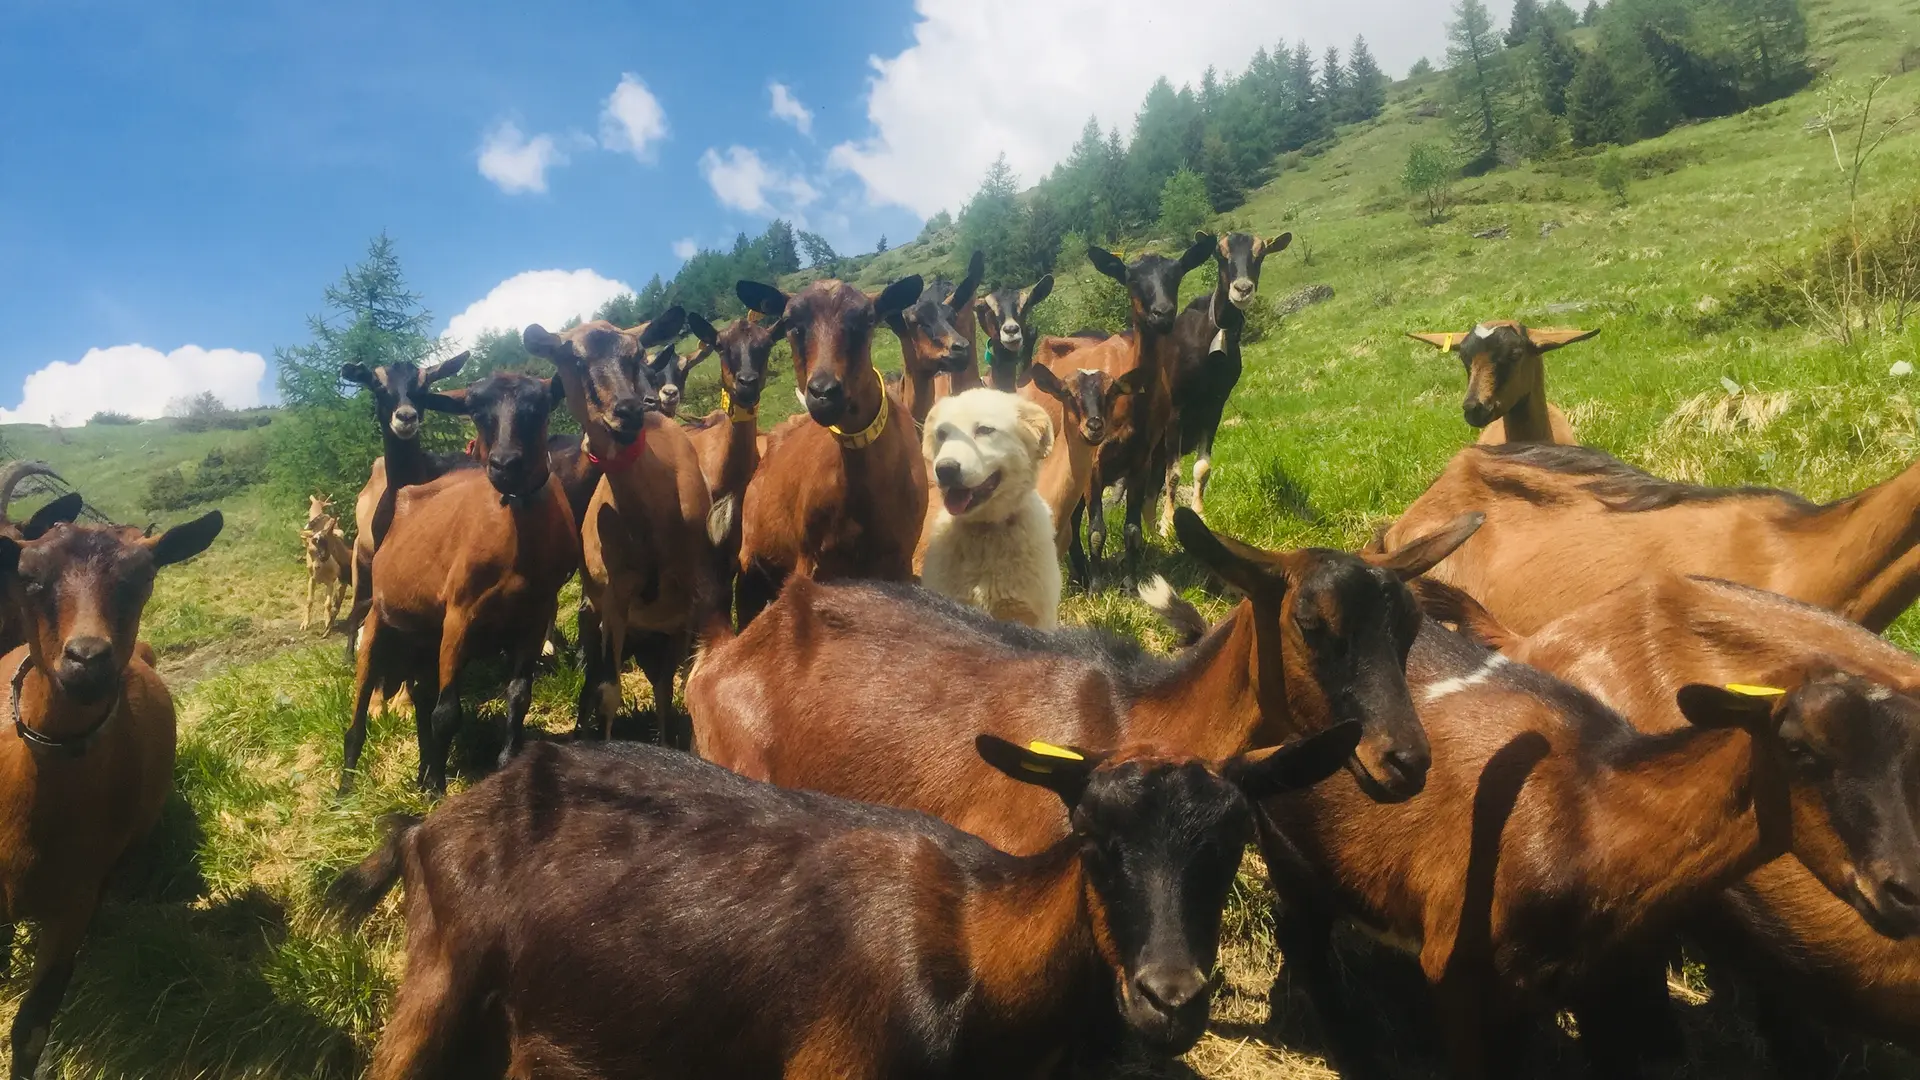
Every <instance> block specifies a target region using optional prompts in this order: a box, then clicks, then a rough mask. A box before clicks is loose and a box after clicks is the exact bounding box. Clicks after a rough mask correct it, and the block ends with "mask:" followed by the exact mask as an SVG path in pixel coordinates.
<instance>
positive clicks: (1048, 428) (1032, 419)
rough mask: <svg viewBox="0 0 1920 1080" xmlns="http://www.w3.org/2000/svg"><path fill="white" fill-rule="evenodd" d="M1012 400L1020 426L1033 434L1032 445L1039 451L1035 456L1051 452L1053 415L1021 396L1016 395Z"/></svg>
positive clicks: (1044, 455) (1042, 455) (1043, 455)
mask: <svg viewBox="0 0 1920 1080" xmlns="http://www.w3.org/2000/svg"><path fill="white" fill-rule="evenodd" d="M1013 401H1014V406H1013V407H1014V410H1015V412H1016V413H1017V414H1018V415H1019V417H1020V426H1021V427H1023V428H1025V429H1026V430H1027V432H1028V433H1029V434H1031V435H1032V436H1033V441H1034V445H1035V446H1036V447H1037V448H1038V451H1039V453H1038V455H1037V456H1039V457H1043V458H1044V457H1046V456H1047V455H1048V454H1051V453H1053V417H1051V416H1048V415H1047V410H1045V409H1043V408H1041V407H1040V406H1039V404H1038V403H1036V402H1033V401H1029V400H1027V399H1026V398H1023V397H1016V398H1014V399H1013Z"/></svg>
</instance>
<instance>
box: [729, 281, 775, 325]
mask: <svg viewBox="0 0 1920 1080" xmlns="http://www.w3.org/2000/svg"><path fill="white" fill-rule="evenodd" d="M733 295H735V296H737V297H739V298H740V302H741V303H742V304H745V305H746V306H747V310H748V311H757V312H759V313H760V314H762V315H768V316H771V317H773V318H776V319H777V318H779V317H780V316H782V315H784V314H786V311H787V301H788V299H789V298H788V296H787V294H786V293H783V292H781V291H780V290H779V289H776V288H774V287H773V286H771V285H763V284H761V283H760V282H758V281H736V282H734V285H733Z"/></svg>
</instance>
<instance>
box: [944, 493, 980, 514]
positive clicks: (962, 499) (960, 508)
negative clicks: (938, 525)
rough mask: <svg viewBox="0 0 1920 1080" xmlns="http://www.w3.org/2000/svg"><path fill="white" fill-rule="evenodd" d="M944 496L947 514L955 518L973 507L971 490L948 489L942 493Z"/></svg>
mask: <svg viewBox="0 0 1920 1080" xmlns="http://www.w3.org/2000/svg"><path fill="white" fill-rule="evenodd" d="M944 496H945V498H946V503H947V513H949V514H952V515H953V516H955V517H959V516H960V515H961V514H964V513H966V512H967V508H968V507H970V506H972V505H973V489H972V488H948V489H947V490H946V491H945V492H944Z"/></svg>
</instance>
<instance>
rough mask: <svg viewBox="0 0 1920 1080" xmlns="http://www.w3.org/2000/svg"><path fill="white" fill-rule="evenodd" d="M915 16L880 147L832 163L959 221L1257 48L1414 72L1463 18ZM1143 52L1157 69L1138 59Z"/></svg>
mask: <svg viewBox="0 0 1920 1080" xmlns="http://www.w3.org/2000/svg"><path fill="white" fill-rule="evenodd" d="M1494 6H1495V7H1496V8H1504V7H1505V6H1506V5H1505V4H1498V3H1497V4H1495V5H1494ZM914 7H915V11H916V13H917V15H918V19H919V21H918V23H917V24H916V25H915V26H914V40H913V44H912V45H910V46H908V47H907V48H906V50H905V51H903V52H901V53H900V54H899V55H897V56H894V57H892V58H883V57H877V56H876V57H873V58H871V63H872V65H873V68H874V77H873V79H872V81H871V82H870V83H869V90H868V96H867V118H868V120H869V121H871V123H872V125H873V131H872V133H871V135H870V136H869V137H867V138H865V139H863V140H860V141H857V142H845V143H841V144H840V145H838V146H835V147H834V148H833V151H832V153H831V155H830V156H829V163H830V164H831V165H833V166H835V167H837V168H841V169H845V170H848V171H851V172H852V173H854V174H855V175H857V176H858V177H859V178H860V179H861V181H862V182H863V183H864V184H865V185H866V190H867V197H868V199H869V200H870V201H872V202H874V203H883V204H895V205H899V206H904V207H906V208H908V209H910V210H912V211H913V212H915V213H917V214H919V215H920V216H922V217H927V216H930V215H932V214H933V213H934V212H936V211H938V210H940V209H943V208H945V209H949V210H957V209H959V207H960V205H961V203H963V202H965V201H966V198H967V196H968V195H970V194H972V192H973V189H974V188H975V187H977V186H978V185H979V183H980V177H981V176H982V175H983V174H984V173H985V172H986V170H987V166H989V165H991V164H992V163H993V159H994V157H995V156H997V155H998V154H1000V153H1001V152H1002V151H1005V152H1006V155H1007V162H1008V164H1010V165H1012V167H1013V170H1014V171H1015V172H1016V173H1018V174H1019V175H1020V179H1021V182H1022V183H1023V184H1032V183H1035V182H1037V181H1038V180H1040V179H1041V178H1042V177H1043V176H1045V175H1046V173H1047V172H1048V171H1050V170H1051V169H1052V168H1053V166H1054V165H1055V164H1056V163H1058V162H1059V161H1061V160H1062V159H1063V158H1065V157H1066V154H1067V152H1068V150H1070V149H1071V148H1072V146H1073V142H1074V140H1075V139H1076V138H1077V137H1078V136H1079V134H1080V129H1081V128H1082V127H1083V126H1084V125H1085V124H1086V122H1087V117H1088V116H1090V115H1097V116H1098V117H1099V118H1100V124H1101V126H1102V127H1107V128H1111V127H1114V126H1116V125H1117V126H1119V128H1120V130H1121V132H1122V133H1123V134H1130V133H1131V131H1132V127H1133V116H1134V112H1135V111H1136V110H1137V109H1139V107H1140V101H1141V99H1142V98H1144V97H1145V96H1146V92H1147V89H1148V88H1149V87H1150V86H1152V85H1153V81H1154V80H1155V79H1156V78H1158V77H1159V76H1161V75H1165V76H1166V77H1167V78H1168V79H1169V80H1170V81H1172V83H1173V84H1174V85H1175V86H1179V85H1181V84H1182V83H1196V84H1197V83H1198V82H1199V79H1200V75H1201V73H1202V72H1204V71H1205V70H1206V69H1207V66H1208V65H1210V64H1211V65H1213V66H1215V67H1217V68H1219V69H1220V70H1221V71H1223V72H1226V71H1238V70H1240V69H1242V68H1244V67H1246V64H1247V61H1248V60H1249V59H1250V58H1251V57H1252V56H1253V52H1254V50H1255V49H1256V48H1257V47H1259V46H1261V45H1265V46H1266V47H1267V48H1268V49H1269V50H1271V49H1272V48H1273V47H1274V46H1275V45H1276V44H1278V43H1279V42H1280V41H1282V40H1285V41H1288V42H1292V41H1295V40H1298V39H1303V38H1304V39H1305V40H1306V41H1308V42H1309V43H1310V44H1311V46H1312V48H1313V50H1314V52H1315V54H1316V55H1317V54H1319V53H1320V52H1322V51H1323V50H1324V49H1325V48H1326V47H1327V46H1328V45H1335V46H1338V47H1339V48H1340V50H1341V53H1342V55H1345V53H1346V51H1347V49H1348V48H1349V47H1350V46H1351V45H1352V43H1353V39H1354V36H1355V35H1356V34H1365V35H1366V37H1367V42H1368V45H1369V46H1370V47H1371V48H1372V49H1373V52H1374V55H1375V57H1376V58H1378V59H1379V61H1380V63H1381V65H1382V66H1383V67H1384V68H1386V69H1387V70H1388V71H1395V72H1398V71H1405V70H1406V67H1407V65H1408V64H1409V63H1411V62H1412V61H1413V59H1414V58H1415V57H1417V56H1420V55H1422V54H1423V53H1424V54H1428V55H1432V56H1434V57H1435V58H1436V59H1438V58H1440V57H1441V56H1442V55H1443V53H1444V51H1445V50H1444V41H1445V39H1444V32H1443V27H1444V24H1445V23H1446V20H1447V18H1448V12H1447V9H1448V7H1449V5H1447V4H1444V3H1441V2H1440V0H1346V2H1345V3H1339V4H1308V3H1281V2H1278V0H1218V2H1216V3H1214V4H1212V5H1210V6H1208V7H1207V9H1206V13H1205V15H1204V17H1201V16H1199V15H1196V14H1194V13H1193V12H1192V11H1189V10H1187V9H1184V8H1182V7H1180V6H1179V5H1168V4H1167V3H1166V2H1165V0H1055V2H1052V3H1044V4H1039V3H1034V2H1033V0H916V2H915V5H914ZM1008 27H1017V28H1018V31H1017V32H1014V33H1007V32H1006V29H1007V28H1008ZM1061 42H1072V47H1071V48H1062V47H1061V46H1060V43H1061ZM1143 48H1144V49H1147V50H1148V51H1149V52H1150V53H1151V56H1152V62H1151V63H1141V62H1138V60H1137V59H1136V58H1137V57H1139V56H1141V55H1142V52H1141V50H1142V49H1143ZM956 70H964V71H965V72H966V82H967V86H968V92H967V95H966V102H965V104H964V106H957V105H956V104H955V97H954V92H953V73H954V72H955V71H956Z"/></svg>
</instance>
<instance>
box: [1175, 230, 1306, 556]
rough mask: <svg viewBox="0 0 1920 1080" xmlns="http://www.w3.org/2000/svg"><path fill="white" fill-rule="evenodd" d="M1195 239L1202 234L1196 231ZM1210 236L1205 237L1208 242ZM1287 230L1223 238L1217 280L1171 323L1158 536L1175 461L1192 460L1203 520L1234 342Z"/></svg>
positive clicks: (1231, 377) (1196, 504)
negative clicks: (1175, 346) (1172, 356)
mask: <svg viewBox="0 0 1920 1080" xmlns="http://www.w3.org/2000/svg"><path fill="white" fill-rule="evenodd" d="M1200 235H1201V236H1206V234H1205V233H1201V234H1200ZM1208 239H1211V237H1208ZM1291 243H1293V234H1292V233H1281V234H1280V235H1279V236H1276V237H1274V238H1273V239H1271V240H1263V239H1261V238H1260V237H1258V236H1255V235H1253V234H1252V233H1243V232H1236V233H1228V234H1227V235H1225V236H1223V237H1221V238H1220V241H1219V243H1217V244H1216V245H1214V249H1213V262H1214V267H1215V269H1216V270H1217V271H1218V280H1217V282H1216V283H1215V285H1214V287H1213V292H1211V293H1209V294H1207V295H1206V296H1200V297H1195V298H1194V300H1193V302H1192V303H1190V304H1188V305H1187V309H1186V310H1185V311H1183V312H1181V313H1180V318H1179V319H1178V320H1176V321H1175V323H1174V331H1173V333H1174V337H1176V338H1177V339H1179V343H1180V344H1179V352H1178V354H1177V355H1178V356H1179V361H1178V364H1177V366H1176V367H1175V368H1174V372H1173V433H1172V434H1171V435H1170V436H1168V437H1169V438H1170V439H1171V440H1172V445H1171V446H1170V447H1169V448H1168V451H1167V461H1168V465H1169V468H1168V470H1167V485H1166V489H1167V490H1166V503H1165V506H1164V508H1163V510H1162V512H1161V515H1160V531H1161V532H1162V533H1163V534H1164V533H1167V532H1170V531H1171V530H1172V529H1173V507H1174V503H1175V501H1176V500H1177V498H1178V496H1179V490H1180V459H1181V458H1182V457H1183V456H1184V455H1185V454H1186V452H1187V451H1188V450H1192V451H1193V454H1194V457H1193V499H1192V501H1191V502H1190V503H1189V505H1191V506H1192V507H1193V512H1194V513H1196V514H1200V515H1201V516H1202V517H1204V516H1205V515H1206V511H1205V509H1204V504H1205V502H1206V498H1207V479H1208V477H1209V476H1211V475H1212V473H1213V440H1214V437H1215V436H1216V435H1218V434H1219V432H1220V417H1221V415H1222V414H1223V413H1224V412H1225V411H1226V408H1227V398H1229V397H1231V396H1232V395H1233V388H1234V387H1236V386H1238V385H1240V369H1241V363H1240V337H1241V335H1242V334H1244V333H1245V332H1246V329H1247V312H1246V308H1247V305H1248V304H1251V303H1253V297H1254V294H1255V292H1257V291H1258V290H1259V288H1260V268H1261V266H1262V264H1263V263H1264V262H1265V261H1266V258H1267V256H1269V255H1273V254H1277V253H1278V252H1282V251H1285V250H1287V245H1288V244H1291Z"/></svg>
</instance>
